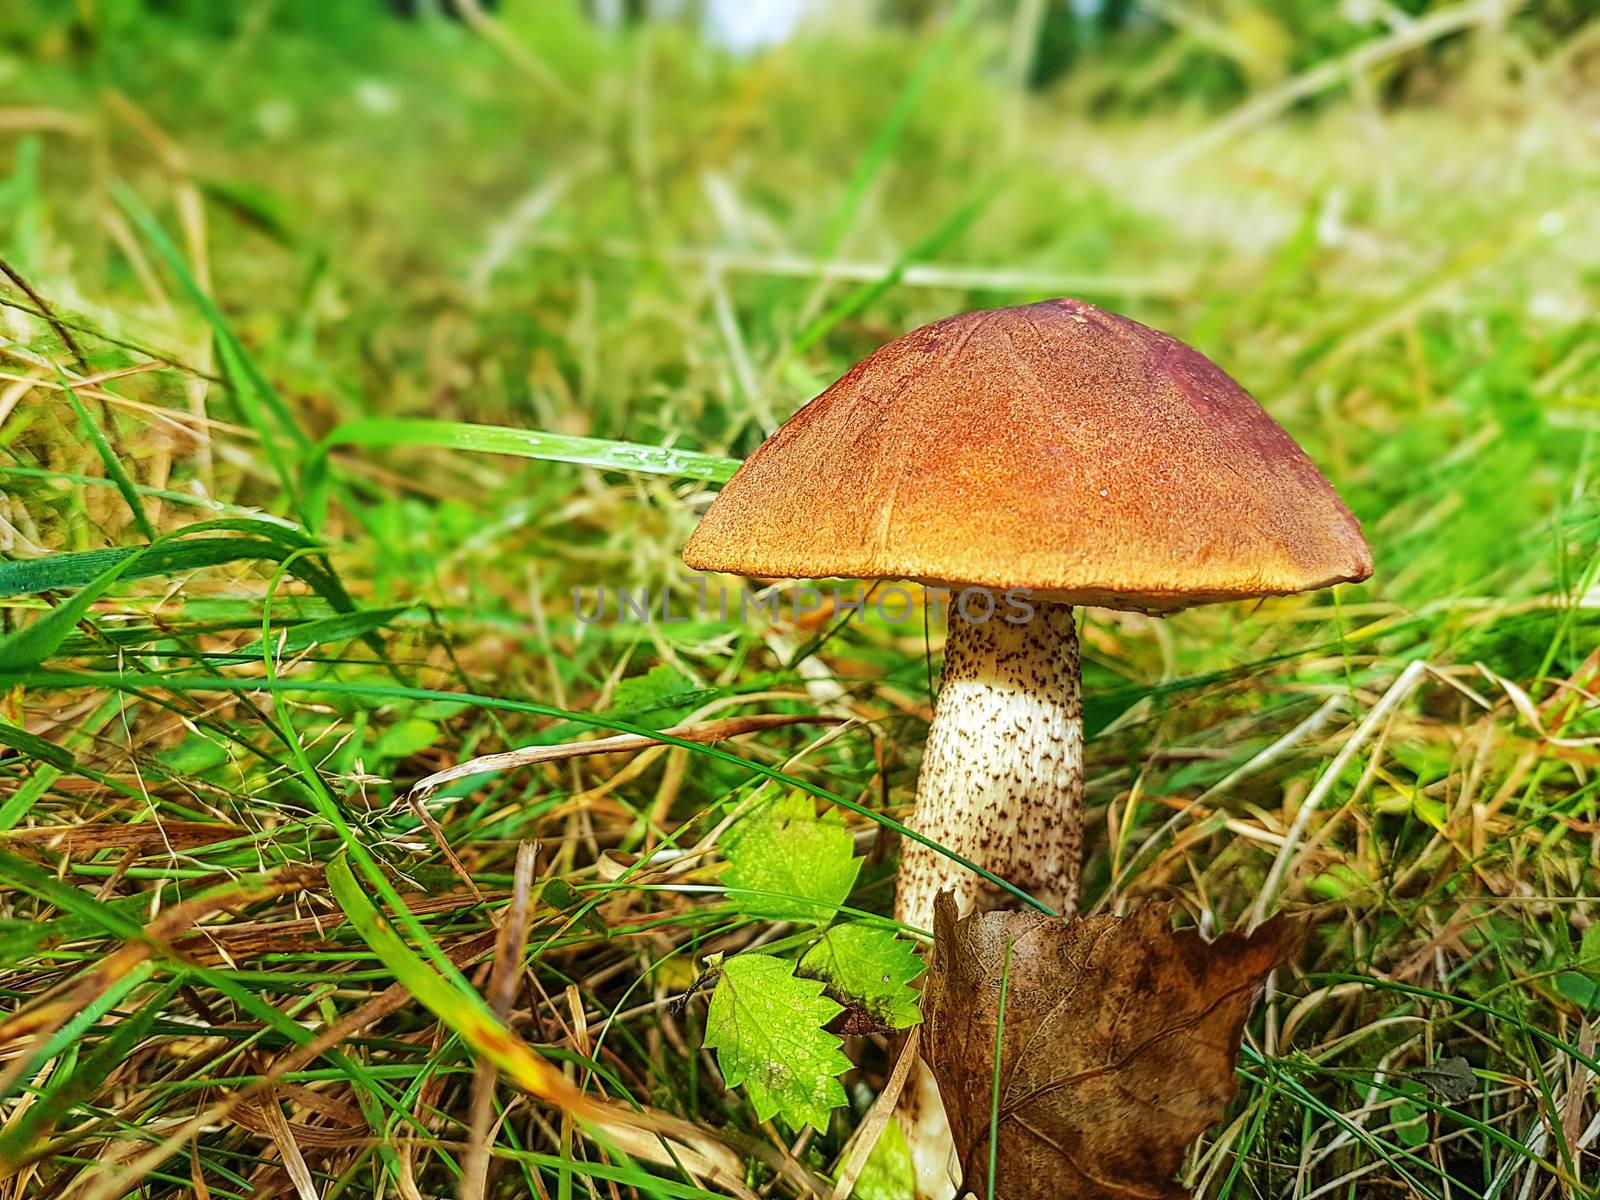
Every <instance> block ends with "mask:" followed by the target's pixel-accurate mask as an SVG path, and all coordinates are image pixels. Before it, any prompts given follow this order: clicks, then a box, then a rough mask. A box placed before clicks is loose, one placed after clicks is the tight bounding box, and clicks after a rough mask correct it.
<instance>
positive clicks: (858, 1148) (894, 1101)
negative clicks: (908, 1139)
mask: <svg viewBox="0 0 1600 1200" xmlns="http://www.w3.org/2000/svg"><path fill="white" fill-rule="evenodd" d="M921 1045H922V1029H921V1028H920V1027H915V1028H913V1029H912V1030H911V1036H910V1037H908V1038H906V1044H905V1045H904V1046H903V1047H902V1048H901V1050H900V1057H899V1058H898V1059H896V1060H895V1064H894V1071H893V1072H892V1073H891V1074H890V1076H889V1082H888V1083H886V1084H885V1085H884V1087H883V1091H881V1092H879V1093H878V1099H877V1100H876V1101H875V1102H874V1103H873V1105H872V1108H871V1109H870V1110H869V1111H868V1113H867V1119H866V1120H864V1121H862V1122H861V1125H860V1126H859V1127H858V1128H857V1129H856V1131H855V1134H854V1135H853V1136H852V1137H851V1147H850V1157H849V1158H847V1159H846V1160H845V1163H844V1166H843V1167H842V1168H841V1169H840V1171H839V1179H838V1182H836V1183H835V1184H834V1185H833V1194H832V1195H831V1196H830V1197H829V1198H828V1200H845V1198H846V1197H847V1196H849V1195H850V1193H851V1191H852V1190H854V1188H855V1186H856V1180H858V1179H860V1178H861V1172H862V1171H863V1170H864V1169H865V1168H866V1165H867V1159H868V1158H870V1157H871V1156H872V1148H873V1147H874V1146H876V1145H877V1144H878V1139H879V1138H880V1137H882V1136H883V1131H884V1129H885V1128H887V1127H888V1124H889V1122H890V1121H891V1120H893V1119H894V1110H895V1106H896V1105H898V1104H899V1103H900V1093H901V1092H902V1091H904V1090H905V1086H906V1078H907V1077H908V1076H909V1075H910V1074H911V1067H912V1064H914V1063H915V1062H916V1061H917V1051H918V1048H919V1047H920V1046H921Z"/></svg>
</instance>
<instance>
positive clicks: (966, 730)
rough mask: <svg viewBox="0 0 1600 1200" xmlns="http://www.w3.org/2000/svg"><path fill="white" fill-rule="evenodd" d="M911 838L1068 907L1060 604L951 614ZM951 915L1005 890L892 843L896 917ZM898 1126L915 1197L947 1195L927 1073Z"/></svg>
mask: <svg viewBox="0 0 1600 1200" xmlns="http://www.w3.org/2000/svg"><path fill="white" fill-rule="evenodd" d="M911 828H912V829H914V830H916V831H917V832H918V833H920V834H922V835H923V836H925V837H927V838H929V839H931V840H932V841H934V842H936V843H938V844H939V845H941V846H944V847H946V848H947V849H949V850H952V851H954V852H955V853H957V854H959V855H960V856H961V857H962V858H965V859H966V860H967V861H969V862H971V863H975V864H976V865H978V866H980V867H982V868H984V869H985V870H986V871H989V872H991V873H992V874H994V875H996V876H998V877H999V878H1001V879H1004V880H1005V881H1006V882H1008V883H1011V884H1015V885H1016V886H1017V887H1019V888H1021V889H1022V890H1024V891H1026V892H1028V893H1030V894H1031V895H1032V896H1033V897H1034V898H1035V899H1038V900H1040V901H1042V902H1043V903H1045V904H1048V905H1050V907H1052V908H1055V909H1057V910H1059V911H1060V912H1062V913H1064V914H1070V913H1071V912H1073V911H1074V910H1075V909H1076V907H1077V903H1078V872H1079V861H1080V858H1081V855H1082V853H1083V694H1082V682H1081V674H1080V666H1079V660H1078V631H1077V627H1076V625H1075V623H1074V621H1073V613H1072V609H1071V607H1069V606H1068V605H1064V604H1041V603H1037V602H1035V608H1034V612H1033V614H1032V618H1031V619H1030V620H1028V621H1026V622H1023V623H1020V624H1011V623H1009V622H1007V621H1006V620H1005V619H1004V618H1003V617H1001V616H999V615H998V614H997V615H995V616H992V617H991V618H990V619H989V620H988V621H985V622H981V623H970V622H968V621H966V620H965V619H964V618H963V617H962V616H961V615H960V613H958V612H952V613H951V615H950V636H949V638H948V639H947V641H946V642H945V651H944V679H943V682H942V683H941V684H940V687H939V700H938V703H937V705H936V706H935V708H934V714H933V725H932V727H931V728H930V729H929V730H928V744H927V748H926V749H925V750H924V751H923V756H922V774H921V775H920V776H918V778H917V806H916V811H915V812H914V813H913V814H912V817H911ZM947 888H948V889H951V890H953V891H954V892H955V897H956V904H957V908H958V911H960V912H961V913H962V914H966V913H968V912H971V911H972V910H973V909H974V908H989V907H992V906H994V905H995V904H997V903H999V902H1000V901H1001V900H1002V899H1003V898H1004V897H1005V893H1004V892H1002V891H1001V890H1000V889H999V888H996V887H995V886H994V885H993V884H992V883H990V882H988V880H986V879H984V878H983V877H982V876H979V875H975V874H974V873H973V872H971V871H969V870H968V869H967V868H966V867H963V866H961V865H960V864H959V863H956V862H954V861H952V860H951V859H950V858H948V857H946V856H945V855H943V854H940V853H939V852H938V851H937V850H934V849H932V848H931V847H929V846H924V845H923V844H921V843H920V842H914V841H912V840H910V839H909V838H907V839H904V840H903V841H902V845H901V857H900V877H899V882H898V885H897V887H896V892H895V915H896V916H897V917H898V918H899V919H900V920H901V921H904V922H905V923H906V924H908V925H914V926H916V927H917V928H919V929H931V928H932V927H933V898H934V897H935V896H936V895H938V894H939V892H941V891H944V890H945V889H947ZM899 1121H900V1125H901V1129H902V1130H903V1131H904V1133H905V1137H906V1143H907V1146H908V1147H909V1149H910V1151H911V1159H912V1164H913V1167H914V1169H915V1171H916V1184H917V1196H918V1197H919V1200H950V1198H952V1197H954V1195H955V1194H956V1186H955V1181H954V1180H953V1179H952V1172H953V1171H959V1168H957V1167H955V1166H954V1165H953V1160H954V1155H953V1154H952V1145H951V1140H950V1126H949V1123H948V1121H947V1120H946V1118H945V1113H944V1105H943V1104H942V1103H941V1102H940V1099H939V1090H938V1085H937V1084H936V1083H935V1082H934V1079H933V1072H932V1071H930V1070H929V1069H928V1067H927V1065H926V1064H925V1063H920V1062H919V1063H918V1064H917V1066H916V1069H915V1070H914V1071H913V1072H912V1074H911V1078H910V1079H909V1080H908V1083H907V1087H906V1091H905V1093H904V1095H903V1098H902V1100H901V1106H900V1112H899Z"/></svg>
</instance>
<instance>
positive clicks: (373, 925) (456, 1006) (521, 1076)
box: [328, 853, 597, 1116]
mask: <svg viewBox="0 0 1600 1200" xmlns="http://www.w3.org/2000/svg"><path fill="white" fill-rule="evenodd" d="M328 888H329V890H330V891H331V892H332V893H333V898H334V900H335V902H336V903H337V904H338V905H339V907H340V908H342V909H343V910H344V913H345V915H346V916H347V917H349V918H350V925H351V927H352V928H353V929H355V931H356V932H357V933H359V934H360V935H361V938H362V940H363V941H365V942H366V943H367V945H368V946H370V947H371V948H372V952H373V953H374V954H376V955H377V956H378V957H379V958H380V959H381V960H382V961H383V965H384V966H386V967H388V968H389V970H390V971H392V972H393V973H394V977H395V980H396V981H397V982H399V983H402V984H404V985H405V987H406V990H407V991H409V992H410V993H411V994H412V995H413V996H415V997H416V998H417V999H418V1000H419V1001H421V1003H422V1004H423V1006H424V1007H425V1008H427V1009H428V1010H429V1011H430V1012H432V1013H433V1015H434V1016H436V1017H438V1018H439V1020H441V1021H443V1022H444V1023H445V1024H446V1025H448V1026H449V1027H450V1028H451V1029H453V1030H454V1031H455V1032H456V1033H458V1034H460V1035H461V1038H462V1039H463V1040H464V1041H465V1042H466V1043H467V1044H468V1045H469V1046H471V1047H472V1048H473V1050H475V1051H476V1052H477V1053H479V1054H481V1055H483V1057H484V1058H486V1059H488V1060H489V1061H490V1062H492V1063H493V1064H494V1065H495V1066H496V1067H498V1068H499V1069H500V1070H501V1071H502V1072H504V1074H505V1075H506V1077H507V1078H508V1079H510V1080H511V1081H512V1082H513V1083H515V1084H516V1085H517V1086H518V1087H520V1088H522V1089H523V1090H524V1091H526V1092H528V1093H529V1094H531V1095H534V1096H537V1097H538V1098H539V1099H541V1100H544V1101H545V1102H547V1103H549V1104H554V1105H556V1106H558V1107H560V1108H563V1109H566V1110H567V1111H569V1112H572V1113H573V1114H574V1115H577V1116H584V1115H588V1114H590V1113H591V1112H592V1111H597V1109H596V1106H595V1104H594V1102H593V1101H592V1100H590V1099H589V1098H588V1097H587V1096H585V1095H584V1094H583V1093H582V1092H580V1091H579V1090H578V1089H577V1088H575V1087H574V1086H573V1085H572V1084H571V1083H569V1082H568V1081H567V1079H566V1077H565V1076H564V1075H562V1074H561V1072H560V1071H559V1070H557V1069H556V1068H555V1067H553V1066H551V1065H550V1064H549V1063H548V1062H546V1061H545V1060H544V1059H543V1058H541V1057H540V1056H539V1055H538V1054H536V1053H534V1052H533V1050H532V1049H530V1048H529V1047H528V1044H527V1043H526V1042H524V1041H523V1040H522V1039H521V1038H519V1037H518V1036H517V1035H516V1034H514V1033H512V1032H511V1030H509V1029H507V1028H506V1026H505V1025H504V1024H503V1023H502V1022H501V1021H500V1019H499V1018H498V1017H496V1016H495V1015H494V1012H493V1011H492V1010H491V1009H490V1008H489V1005H488V1004H487V1003H486V1002H485V1001H484V999H483V997H482V996H480V995H478V994H477V992H475V991H473V990H472V989H471V988H470V987H468V986H466V985H465V984H464V983H463V984H461V985H457V984H455V983H453V982H451V981H450V980H447V979H445V978H444V976H442V975H440V974H439V973H438V972H437V971H436V970H434V969H433V968H432V967H431V966H429V965H428V964H427V963H426V962H424V961H423V960H422V958H421V956H420V955H418V954H417V953H416V952H415V951H414V950H412V949H411V947H409V946H407V945H406V944H405V942H404V941H403V940H402V939H401V937H400V935H399V934H398V933H397V932H396V931H395V928H394V926H393V925H391V924H390V923H389V922H388V921H387V920H386V919H385V918H384V916H383V914H382V913H380V912H379V911H378V909H377V906H376V905H374V904H373V903H372V901H371V900H369V899H368V898H367V892H366V888H365V887H364V886H363V885H362V884H361V883H360V882H358V881H357V879H356V877H355V872H354V871H353V870H351V867H350V860H349V857H348V854H346V853H341V854H339V855H338V857H336V858H335V859H334V860H333V861H332V862H330V863H329V864H328Z"/></svg>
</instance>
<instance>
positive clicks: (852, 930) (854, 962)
mask: <svg viewBox="0 0 1600 1200" xmlns="http://www.w3.org/2000/svg"><path fill="white" fill-rule="evenodd" d="M922 971H923V963H922V959H921V958H920V957H919V956H918V955H917V952H916V950H915V949H913V948H912V945H911V943H910V942H903V941H901V940H900V939H899V938H897V937H896V936H895V933H894V930H892V929H887V928H885V927H884V926H882V925H872V924H869V923H868V922H866V921H850V922H847V923H846V924H843V925H835V926H834V927H833V928H832V929H829V930H828V931H827V932H826V933H824V934H823V935H822V939H821V940H820V941H819V942H817V944H816V945H815V946H813V947H811V949H809V950H807V951H806V953H805V956H804V957H803V958H801V960H800V974H802V975H807V976H809V977H811V978H813V979H823V980H826V981H827V982H828V983H829V984H830V985H831V988H832V990H833V992H834V994H835V995H836V996H839V997H840V998H842V999H845V1000H849V1001H854V1002H855V1003H857V1004H860V1005H861V1006H862V1007H863V1008H865V1009H866V1010H867V1011H868V1012H869V1013H871V1014H872V1015H873V1016H874V1017H876V1018H877V1019H878V1020H879V1021H881V1022H883V1023H884V1024H885V1025H890V1026H892V1027H894V1028H895V1029H905V1028H907V1027H909V1026H911V1025H916V1024H918V1023H919V1022H920V1021H921V1020H922V1010H921V1009H920V1008H918V1007H917V993H916V992H915V991H914V990H912V988H911V986H910V984H911V981H912V980H913V979H915V978H916V977H917V976H918V975H921V974H922Z"/></svg>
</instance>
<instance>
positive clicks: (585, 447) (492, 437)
mask: <svg viewBox="0 0 1600 1200" xmlns="http://www.w3.org/2000/svg"><path fill="white" fill-rule="evenodd" d="M335 446H359V447H361V448H363V449H368V450H374V449H381V450H387V449H392V448H394V447H396V446H421V447H429V448H432V449H436V450H465V451H472V452H476V453H480V454H509V455H514V456H516V457H518V458H534V459H541V460H543V461H546V462H564V463H574V464H577V465H578V466H585V467H600V468H602V469H603V470H607V471H628V472H637V473H642V474H646V475H668V476H674V477H677V478H680V479H703V480H706V481H708V482H711V483H726V482H727V481H728V480H729V479H731V478H732V477H733V473H734V471H736V470H737V469H738V467H739V460H738V459H734V458H726V457H723V456H722V455H718V454H704V453H702V452H700V451H698V450H676V449H673V448H671V447H663V446H648V445H643V444H637V443H633V442H616V441H608V440H606V439H604V438H591V437H578V436H576V435H573V434H565V433H546V432H543V431H541V430H537V429H513V428H509V427H507V426H503V425H473V424H468V423H466V422H462V421H433V420H407V419H403V418H386V417H364V418H361V419H359V420H355V421H347V422H345V423H344V424H343V425H340V426H338V427H337V428H335V429H334V430H333V431H332V432H331V433H329V434H328V436H327V437H325V438H323V439H322V441H321V442H320V443H318V444H317V446H316V449H315V450H314V452H313V454H312V456H311V458H310V460H309V461H308V463H307V466H306V489H305V490H306V507H307V509H308V510H309V511H310V512H311V513H313V514H314V515H315V516H316V517H317V518H318V519H319V520H320V517H321V515H322V512H323V509H324V507H325V505H326V501H327V483H328V478H329V464H328V452H329V451H330V450H331V449H332V448H333V447H335Z"/></svg>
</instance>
